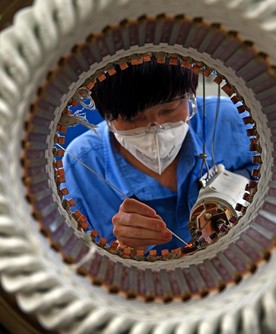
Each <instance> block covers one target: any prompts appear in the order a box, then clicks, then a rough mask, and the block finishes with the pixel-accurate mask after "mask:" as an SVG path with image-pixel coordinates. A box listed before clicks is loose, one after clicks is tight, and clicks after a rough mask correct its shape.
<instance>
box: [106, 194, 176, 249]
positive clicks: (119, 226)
mask: <svg viewBox="0 0 276 334" xmlns="http://www.w3.org/2000/svg"><path fill="white" fill-rule="evenodd" d="M112 223H113V225H114V229H113V234H114V235H115V236H116V238H117V240H118V241H119V243H120V244H122V245H125V246H129V247H133V248H141V247H146V246H150V245H157V244H163V243H165V242H168V241H170V240H171V238H172V234H171V232H169V231H168V230H167V229H166V224H165V222H164V221H163V220H162V218H161V217H160V216H158V215H157V214H156V212H155V210H153V209H152V208H151V207H149V206H148V205H146V204H144V203H141V202H139V201H137V200H135V199H132V198H127V199H125V200H124V202H123V203H122V204H121V206H120V208H119V212H118V213H116V215H114V216H113V218H112Z"/></svg>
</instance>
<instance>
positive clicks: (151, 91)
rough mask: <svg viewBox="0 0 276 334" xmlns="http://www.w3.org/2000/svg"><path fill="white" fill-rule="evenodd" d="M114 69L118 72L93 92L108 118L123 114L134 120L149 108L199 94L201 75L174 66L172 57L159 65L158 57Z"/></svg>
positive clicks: (122, 115) (116, 65)
mask: <svg viewBox="0 0 276 334" xmlns="http://www.w3.org/2000/svg"><path fill="white" fill-rule="evenodd" d="M114 69H115V70H116V74H114V75H110V76H109V75H108V74H107V75H106V79H105V80H103V81H101V82H97V83H96V85H95V86H94V87H93V89H92V91H91V95H92V98H93V99H94V101H95V105H96V108H97V109H98V110H99V112H100V114H101V116H102V117H103V118H105V119H108V120H114V119H117V118H118V117H119V116H120V117H121V118H122V119H124V120H131V119H132V118H133V117H135V116H136V115H137V113H139V112H143V111H144V110H145V109H146V108H149V107H151V106H154V105H157V104H160V103H165V102H169V101H170V100H171V99H172V98H174V97H176V96H180V95H183V94H185V93H194V94H195V91H196V88H197V84H198V76H197V75H196V74H195V73H193V72H192V71H191V70H190V69H187V68H184V67H182V66H180V64H178V65H170V64H169V62H168V59H166V62H165V63H164V64H159V63H158V62H157V60H156V58H155V57H154V56H153V57H152V58H151V61H148V62H144V63H142V64H139V65H131V64H128V67H127V68H126V69H123V70H122V69H121V68H120V66H119V65H118V64H114Z"/></svg>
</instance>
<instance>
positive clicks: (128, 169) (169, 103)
mask: <svg viewBox="0 0 276 334" xmlns="http://www.w3.org/2000/svg"><path fill="white" fill-rule="evenodd" d="M114 66H115V68H116V72H117V73H116V74H115V75H113V76H110V77H108V76H107V78H106V79H105V80H104V81H102V82H98V83H97V84H96V85H95V87H94V88H93V90H92V92H91V94H92V97H93V99H94V101H95V105H96V107H97V109H98V110H99V112H100V113H101V115H102V117H103V118H104V119H105V120H104V121H103V122H101V123H100V124H99V126H98V128H97V134H95V133H93V132H92V131H88V132H86V133H84V134H83V135H81V136H79V137H78V138H76V139H75V140H74V141H73V142H72V143H71V144H70V145H69V147H68V152H70V153H71V154H68V153H67V154H65V156H64V159H63V165H64V169H65V177H66V187H67V189H68V190H69V195H68V196H67V197H70V198H73V199H74V200H75V202H76V206H75V207H74V208H72V210H74V209H78V210H79V211H80V212H81V213H82V214H84V215H85V216H86V217H87V218H88V223H89V225H90V227H89V229H88V231H89V230H91V229H95V230H97V231H98V232H99V236H100V237H105V238H107V240H108V242H111V241H113V240H117V241H118V242H119V243H120V244H121V245H125V246H130V247H133V248H136V249H141V248H142V249H146V248H148V249H156V250H157V251H158V252H160V250H161V249H170V250H171V249H175V248H178V247H181V246H183V244H182V243H181V241H180V240H179V239H177V238H175V236H174V235H172V233H171V232H170V231H173V232H174V233H175V234H176V235H178V236H179V237H181V238H182V239H183V240H184V241H186V242H189V240H190V239H191V235H190V232H189V229H188V226H187V222H188V219H189V214H190V210H191V207H192V206H193V205H194V203H195V202H196V199H197V196H198V193H199V183H198V180H199V178H200V176H202V174H204V173H205V172H206V165H207V164H208V166H209V167H210V168H211V166H212V165H213V163H214V162H215V164H219V163H222V164H223V165H224V166H225V168H226V169H227V170H229V171H232V172H235V173H240V174H242V175H245V176H246V177H248V178H250V171H251V169H252V168H253V165H252V152H250V151H249V145H250V143H249V138H248V137H247V135H246V128H245V125H244V122H243V120H242V117H243V116H244V115H242V114H240V113H239V112H238V111H237V108H236V106H235V105H234V104H233V103H232V101H231V100H230V99H229V98H226V97H221V98H220V101H219V103H220V106H219V114H218V115H217V109H218V108H217V106H218V104H217V103H218V101H217V97H206V98H205V97H204V98H202V97H201V98H200V97H197V98H195V95H196V88H197V84H198V77H197V75H196V74H194V73H193V72H192V71H191V70H189V69H186V68H182V67H181V66H176V65H170V64H169V63H168V62H167V63H165V64H158V63H157V60H156V59H155V57H154V56H153V57H152V59H151V61H150V62H145V63H143V64H140V65H131V64H129V66H128V68H127V69H125V70H121V69H120V67H119V65H114ZM91 112H93V111H91ZM214 127H216V131H215V132H214V131H213V130H214ZM203 147H204V148H205V152H204V156H205V157H206V160H205V161H202V156H203V155H202V153H203ZM72 154H73V155H74V156H75V157H77V159H79V160H81V161H82V162H83V163H84V164H86V165H87V166H90V167H91V168H92V169H93V170H94V171H95V172H96V173H97V174H98V175H100V176H101V177H102V178H103V179H105V180H106V182H103V180H102V178H100V177H99V176H98V175H96V173H92V172H91V171H90V170H89V169H87V168H85V167H84V165H83V164H80V163H79V161H78V160H76V159H75V158H73V157H72ZM213 158H214V159H215V161H213ZM202 167H203V168H202ZM109 183H110V184H112V186H110V184H109ZM116 188H117V189H118V190H119V191H117V190H116Z"/></svg>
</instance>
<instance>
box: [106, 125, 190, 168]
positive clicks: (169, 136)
mask: <svg viewBox="0 0 276 334" xmlns="http://www.w3.org/2000/svg"><path fill="white" fill-rule="evenodd" d="M110 129H111V131H112V132H113V133H114V135H115V137H116V139H117V141H118V142H119V143H120V144H121V145H122V146H123V147H124V148H125V149H126V150H127V151H129V152H130V153H131V154H132V155H133V156H134V157H135V158H136V159H138V160H139V161H140V162H141V163H142V164H143V165H145V166H146V167H148V168H149V169H151V170H153V171H154V172H156V173H158V174H162V173H163V171H164V170H165V169H166V168H167V167H168V166H169V165H170V164H171V163H172V162H173V161H174V159H175V158H176V156H177V154H178V152H179V151H180V148H181V146H182V143H183V141H184V139H185V137H186V135H187V132H188V129H189V126H188V124H187V123H186V122H183V121H180V122H176V123H165V124H162V125H159V124H157V123H153V124H150V125H149V126H147V127H146V128H137V129H133V130H126V131H118V130H116V129H115V128H114V126H113V125H111V124H110Z"/></svg>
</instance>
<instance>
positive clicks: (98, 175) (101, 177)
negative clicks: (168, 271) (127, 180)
mask: <svg viewBox="0 0 276 334" xmlns="http://www.w3.org/2000/svg"><path fill="white" fill-rule="evenodd" d="M55 145H56V146H58V147H59V148H61V149H62V150H63V151H64V152H66V153H67V154H69V155H70V156H71V157H72V158H73V159H75V160H76V161H77V162H79V163H80V164H81V165H83V166H84V167H85V168H87V169H88V170H89V171H90V172H92V173H94V174H95V175H96V176H97V177H98V178H100V179H101V180H102V181H103V182H105V183H106V184H108V185H109V186H110V187H111V188H113V189H114V190H116V191H117V192H118V193H119V194H121V195H123V196H124V197H125V199H127V198H129V197H128V196H127V195H126V194H125V193H123V192H122V191H121V190H120V189H119V188H117V187H116V186H115V185H114V184H112V183H111V182H109V181H108V180H106V179H105V178H104V177H103V176H102V175H100V174H99V173H97V172H96V171H95V170H94V169H93V168H91V167H89V166H88V165H87V164H85V163H84V162H83V161H81V160H80V159H79V158H77V157H76V156H75V155H74V154H73V153H71V152H69V151H68V150H67V149H66V148H64V147H62V146H61V145H60V144H58V143H55ZM167 230H168V231H169V232H171V234H172V235H173V236H175V237H176V238H177V239H178V240H180V241H181V242H183V244H185V245H186V246H188V243H187V242H186V241H184V240H183V239H182V238H180V237H179V236H178V235H177V234H175V233H174V232H173V231H171V230H170V229H169V228H167Z"/></svg>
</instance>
